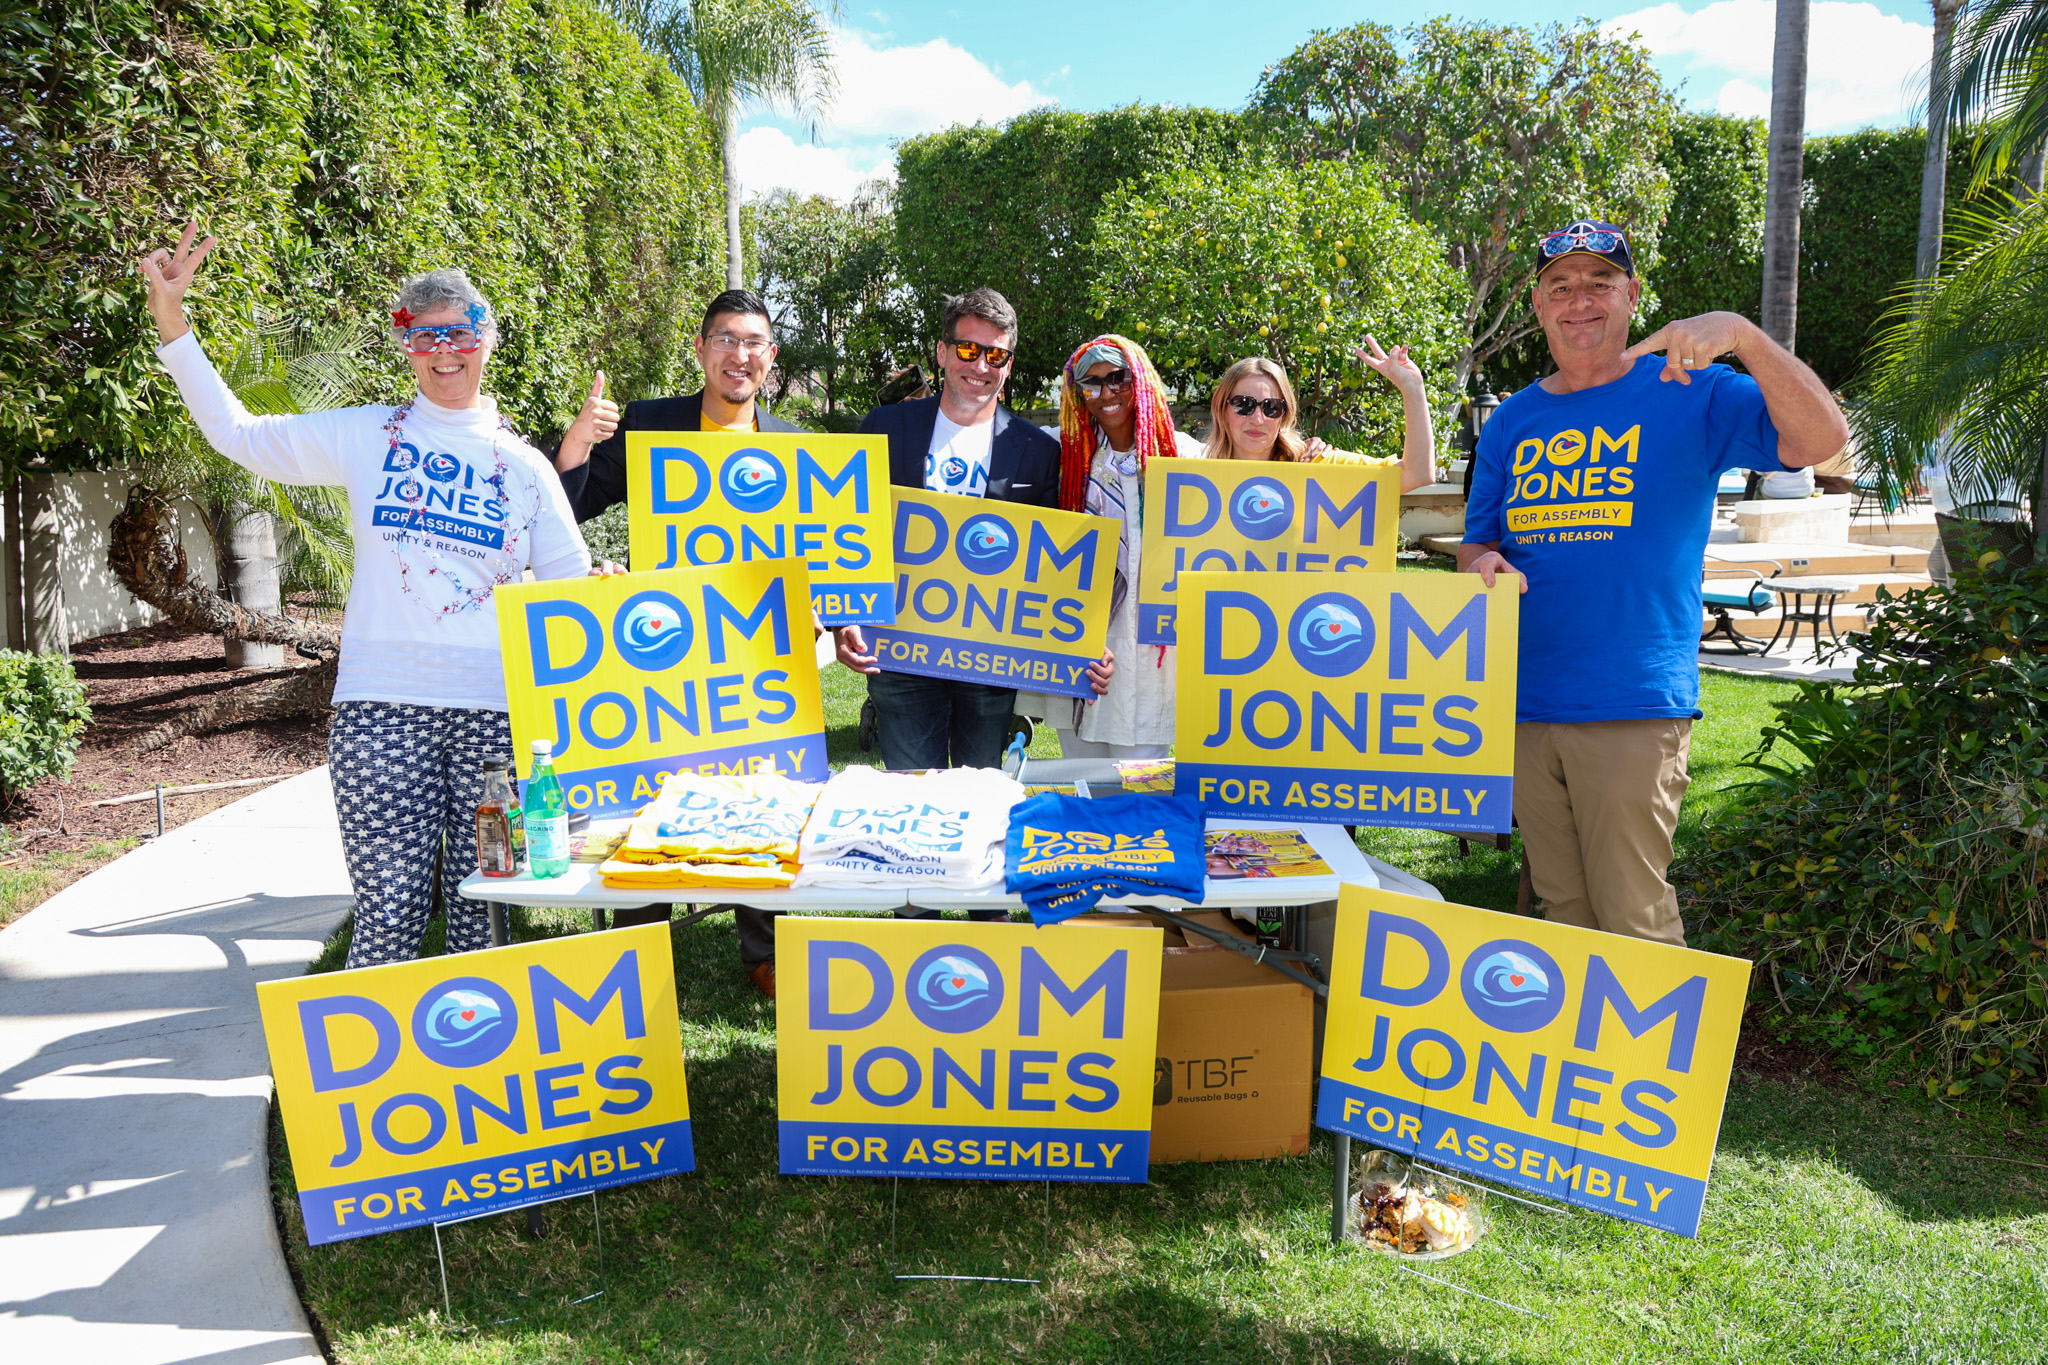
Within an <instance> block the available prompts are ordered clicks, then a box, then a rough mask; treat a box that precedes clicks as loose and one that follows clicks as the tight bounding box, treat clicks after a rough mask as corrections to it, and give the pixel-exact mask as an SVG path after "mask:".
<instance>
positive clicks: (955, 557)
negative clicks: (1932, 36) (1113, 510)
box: [869, 488, 1123, 697]
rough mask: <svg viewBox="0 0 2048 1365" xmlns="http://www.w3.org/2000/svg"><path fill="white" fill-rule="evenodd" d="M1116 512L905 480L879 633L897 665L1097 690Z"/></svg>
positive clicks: (888, 665)
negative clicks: (889, 596)
mask: <svg viewBox="0 0 2048 1365" xmlns="http://www.w3.org/2000/svg"><path fill="white" fill-rule="evenodd" d="M1122 534H1123V527H1122V526H1121V525H1119V524H1118V523H1117V522H1116V521H1114V520H1112V519H1111V518H1109V517H1095V516H1089V515H1087V514H1086V513H1084V512H1060V511H1054V510H1052V509H1049V508H1044V507H1032V506H1029V505H1027V504H1024V503H1017V502H990V501H989V500H987V499H985V498H963V497H959V496H956V495H954V494H951V493H925V492H920V491H918V490H916V489H909V488H899V489H897V490H896V534H895V542H894V543H895V556H896V572H897V580H896V615H895V620H894V624H892V625H888V626H879V627H876V628H875V629H874V630H873V631H871V632H869V638H870V639H871V640H872V641H873V648H874V652H875V660H876V662H877V663H878V664H880V665H881V667H882V668H884V669H885V670H887V671H889V672H891V673H917V674H921V675H922V676H924V677H927V678H959V679H961V680H963V681H966V682H977V683H985V684H987V685H988V686H990V687H1020V688H1023V689H1024V690H1025V691H1027V692H1054V693H1058V694H1060V695H1062V696H1068V697H1092V696H1094V695H1095V693H1094V691H1093V690H1092V689H1091V688H1090V687H1089V686H1088V678H1087V668H1088V665H1089V664H1091V663H1094V662H1095V661H1096V660H1097V659H1099V658H1101V657H1102V649H1103V644H1104V642H1105V641H1106V640H1107V639H1108V636H1109V599H1110V594H1111V592H1112V590H1113V589H1114V588H1115V586H1116V552H1117V539H1118V537H1120V536H1121V535H1122Z"/></svg>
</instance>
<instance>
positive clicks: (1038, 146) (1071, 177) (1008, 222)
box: [896, 105, 1251, 403]
mask: <svg viewBox="0 0 2048 1365" xmlns="http://www.w3.org/2000/svg"><path fill="white" fill-rule="evenodd" d="M1250 140H1251V134H1250V132H1249V131H1248V130H1247V129H1246V127H1245V125H1244V123H1243V122H1242V120H1240V119H1239V118H1238V117H1237V116H1236V115H1235V114H1229V113H1225V112H1223V111H1222V110H1218V109H1179V108H1173V107H1168V106H1159V105H1149V106H1148V105H1131V106H1129V107H1127V108H1122V109H1112V110H1109V111H1107V112H1105V113H1099V114H1081V113H1074V112H1070V111H1067V110H1056V109H1047V110H1040V111H1037V112H1035V113H1030V114H1025V115H1023V116H1021V117H1019V118H1015V119H1012V120H1010V121H1009V122H1008V123H1005V124H1003V125H1001V126H1000V127H994V128H991V127H986V126H984V125H980V124H977V125H975V126H974V127H972V128H951V129H948V130H946V131H945V132H941V133H931V134H928V135H926V136H924V137H916V138H911V139H910V140H908V141H906V142H905V143H903V144H902V145H901V146H900V147H898V148H897V149H896V180H897V189H896V249H897V254H898V261H899V269H900V270H901V271H902V275H903V280H904V283H905V284H906V285H907V286H908V287H909V289H910V290H911V293H912V295H913V297H914V298H915V300H916V302H917V306H918V309H919V311H920V312H921V313H922V315H923V317H924V322H925V328H926V330H927V332H928V333H929V337H928V342H936V341H937V340H938V333H937V328H938V321H939V307H940V304H941V302H942V301H943V299H944V297H945V296H946V295H947V294H957V293H960V292H962V291H964V290H967V289H972V288H975V287H976V286H978V285H990V286H992V287H994V288H995V289H997V290H999V291H1001V293H1002V294H1003V296H1004V297H1005V298H1007V299H1009V301H1010V302H1011V303H1012V304H1013V305H1014V306H1015V307H1016V309H1017V316H1018V323H1019V327H1020V330H1021V333H1022V336H1021V338H1020V340H1019V343H1018V348H1017V365H1016V369H1015V370H1014V371H1013V377H1012V380H1011V397H1012V401H1013V402H1019V403H1028V402H1029V401H1031V400H1032V399H1033V398H1034V397H1035V396H1036V395H1037V394H1038V392H1039V391H1040V390H1041V389H1042V388H1043V387H1044V385H1045V384H1046V382H1047V381H1048V380H1050V379H1051V378H1052V377H1053V376H1054V375H1056V374H1057V373H1058V372H1059V368H1060V366H1061V365H1062V364H1064V363H1065V362H1066V358H1067V356H1068V354H1069V353H1070V352H1071V351H1072V350H1073V348H1074V347H1075V346H1077V345H1079V344H1080V343H1081V342H1083V341H1086V340H1087V339H1088V338H1089V337H1090V336H1093V335H1095V334H1096V333H1097V332H1098V331H1099V330H1100V324H1099V323H1098V322H1097V320H1096V319H1095V316H1094V309H1093V307H1092V306H1091V305H1090V304H1089V301H1088V281H1089V275H1090V272H1091V265H1092V262H1091V259H1090V253H1091V251H1092V249H1093V245H1094V241H1095V219H1096V213H1097V211H1098V210H1099V209H1100V208H1101V206H1102V202H1103V200H1104V199H1105V198H1106V197H1108V195H1109V193H1110V191H1112V190H1114V189H1116V188H1118V187H1119V186H1122V185H1125V184H1127V183H1130V182H1132V181H1136V180H1140V179H1143V178H1144V177H1145V176H1147V175H1150V174H1152V173H1154V172H1157V171H1162V170H1167V169H1171V168H1173V167H1176V166H1185V165H1200V164H1209V163H1213V162H1216V161H1218V160H1220V159H1223V158H1225V157H1226V156H1228V155H1230V154H1231V153H1233V152H1236V151H1239V150H1241V149H1242V148H1243V147H1245V146H1246V145H1247V144H1248V143H1249V142H1250ZM927 353H928V352H927Z"/></svg>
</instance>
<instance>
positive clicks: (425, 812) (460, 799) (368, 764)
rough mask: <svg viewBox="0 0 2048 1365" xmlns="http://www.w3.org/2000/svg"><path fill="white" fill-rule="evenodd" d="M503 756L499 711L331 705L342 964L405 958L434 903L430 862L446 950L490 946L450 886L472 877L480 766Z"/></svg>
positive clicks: (416, 947) (471, 904)
mask: <svg viewBox="0 0 2048 1365" xmlns="http://www.w3.org/2000/svg"><path fill="white" fill-rule="evenodd" d="M511 756H512V724H511V718H510V717H509V716H507V715H506V714H505V713H504V712H503V711H475V710H468V709H463V708H457V707H447V706H407V705H402V704H399V703H396V702H382V701H345V702H342V703H340V704H339V705H337V706H336V707H335V708H334V726H333V728H332V729H331V730H329V731H328V734H327V762H328V765H329V771H330V773H331V774H332V776H333V780H334V809H335V813H336V814H337V815H338V816H339V817H340V819H341V851H342V856H343V857H344V858H345V859H346V860H347V862H348V879H349V882H350V884H351V885H353V886H354V888H355V893H356V913H355V929H354V935H353V937H352V938H351V940H350V942H349V949H348V965H349V966H350V967H375V966H378V965H380V964H382V963H386V962H410V961H411V960H412V959H413V958H415V957H418V956H419V951H420V935H421V933H422V932H423V931H424V930H425V929H426V927H427V917H428V916H429V915H430V914H431V913H432V911H433V904H434V865H435V861H436V859H437V857H438V859H439V862H440V867H441V903H442V905H443V907H444V913H445V915H446V917H447V922H448V951H449V952H451V953H467V952H472V951H474V950H475V949H478V948H488V947H490V944H491V926H490V918H489V915H488V913H487V912H486V910H485V909H484V903H483V902H482V901H472V900H466V899H464V898H463V897H462V896H460V895H458V894H457V893H456V890H455V888H456V887H457V886H459V885H461V883H462V879H463V878H464V877H467V876H468V875H469V874H470V873H472V872H474V871H476V806H477V802H478V801H480V800H482V799H483V765H484V764H485V763H486V762H493V761H495V762H498V763H504V762H507V761H509V760H510V758H511Z"/></svg>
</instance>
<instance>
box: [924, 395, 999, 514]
mask: <svg viewBox="0 0 2048 1365" xmlns="http://www.w3.org/2000/svg"><path fill="white" fill-rule="evenodd" d="M995 437H996V424H995V418H994V414H993V413H991V414H990V418H989V420H988V421H986V422H977V423H976V424H975V425H973V426H971V427H963V426H961V425H960V424H959V423H958V422H955V421H954V420H953V419H952V418H950V417H948V416H946V414H945V412H944V410H943V409H942V410H941V411H939V412H937V413H934V414H933V422H932V446H931V449H930V450H929V451H928V452H927V453H926V454H925V457H924V486H925V489H926V491H927V492H932V493H958V494H959V495H960V496H962V497H966V498H978V497H981V496H982V495H983V494H984V493H986V492H988V459H989V449H990V447H991V446H993V445H994V444H995Z"/></svg>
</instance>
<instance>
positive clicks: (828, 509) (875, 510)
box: [626, 431, 896, 626]
mask: <svg viewBox="0 0 2048 1365" xmlns="http://www.w3.org/2000/svg"><path fill="white" fill-rule="evenodd" d="M626 533H627V536H628V538H629V542H630V544H631V547H632V554H633V567H634V568H636V569H674V568H690V567H704V566H707V565H712V564H730V563H733V562H735V561H737V562H739V563H750V562H753V561H755V560H764V559H785V558H795V559H801V560H803V561H804V566H805V567H806V568H807V569H809V570H810V574H811V603H812V605H813V606H815V607H816V608H817V611H818V618H819V619H820V620H821V621H823V622H824V623H825V624H826V625H828V626H847V625H856V624H863V625H864V624H868V623H871V622H876V621H887V620H890V619H891V618H892V617H893V616H894V614H895V613H894V611H893V610H892V606H891V601H890V596H889V587H890V584H891V582H893V581H894V579H895V577H896V574H895V570H894V568H893V566H892V565H891V563H890V559H889V441H888V438H887V437H883V436H815V435H811V434H809V433H787V432H752V431H740V432H732V431H629V432H627V433H626Z"/></svg>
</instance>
